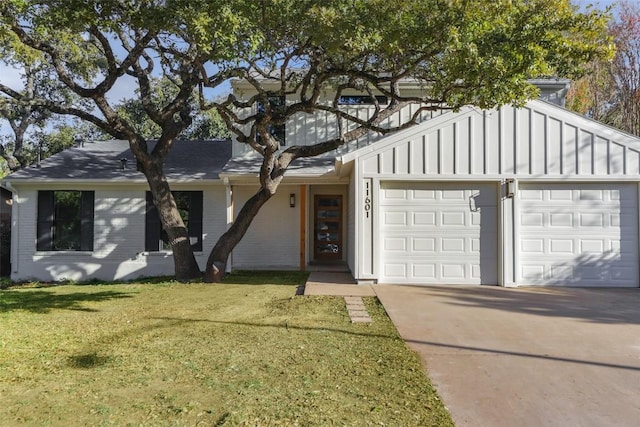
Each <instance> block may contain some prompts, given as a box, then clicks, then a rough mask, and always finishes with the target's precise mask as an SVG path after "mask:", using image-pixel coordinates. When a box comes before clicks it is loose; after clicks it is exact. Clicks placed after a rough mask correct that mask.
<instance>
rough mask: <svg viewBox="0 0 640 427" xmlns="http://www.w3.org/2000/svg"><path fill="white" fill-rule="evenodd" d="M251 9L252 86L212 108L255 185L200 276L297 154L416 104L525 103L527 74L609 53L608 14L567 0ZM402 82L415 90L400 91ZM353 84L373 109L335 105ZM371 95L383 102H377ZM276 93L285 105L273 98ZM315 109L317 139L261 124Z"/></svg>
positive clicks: (211, 275) (377, 0)
mask: <svg viewBox="0 0 640 427" xmlns="http://www.w3.org/2000/svg"><path fill="white" fill-rule="evenodd" d="M255 13H256V15H255V16H254V18H253V20H255V21H256V22H258V23H259V30H260V36H261V38H262V39H263V40H264V42H263V43H261V45H260V49H259V51H258V52H257V54H254V55H253V56H250V57H243V58H241V61H242V64H243V65H244V67H243V68H241V69H239V70H238V73H239V74H238V76H239V77H241V78H243V79H245V80H246V81H247V82H248V83H249V84H250V85H251V88H252V91H251V92H252V93H255V95H253V96H251V97H250V98H248V99H246V98H243V99H238V98H236V97H235V96H233V95H230V96H229V97H228V98H227V99H226V100H225V101H224V102H218V103H213V104H210V105H209V106H210V107H212V108H216V109H217V110H218V111H219V112H220V114H221V115H222V117H223V118H225V120H226V122H227V125H228V126H229V128H230V129H232V131H233V133H234V135H235V138H236V139H237V140H238V141H240V142H243V143H246V144H249V145H250V146H251V147H252V148H253V149H254V150H255V151H257V152H258V153H260V154H261V155H262V164H261V167H260V180H259V184H260V187H259V190H258V191H257V192H256V193H255V195H253V197H251V198H250V199H249V200H248V201H247V202H246V203H245V205H244V206H243V207H242V209H241V210H240V212H239V214H238V216H237V218H236V220H235V222H234V223H233V224H232V226H231V227H230V228H229V230H228V231H227V232H226V233H225V234H224V235H223V236H222V237H220V239H219V240H218V242H217V243H216V245H215V246H214V248H213V250H212V252H211V254H210V256H209V259H208V262H207V270H206V272H205V280H207V281H217V280H219V277H220V274H221V273H222V272H223V271H224V268H225V265H226V260H227V258H228V256H229V254H230V252H231V250H232V249H233V248H234V247H235V246H236V245H237V244H238V242H239V241H240V240H241V239H242V237H243V236H244V234H245V233H246V231H247V229H248V227H249V225H250V224H251V221H252V219H253V218H254V217H255V215H256V214H257V212H258V211H259V209H260V208H261V207H262V206H263V205H264V203H266V201H267V200H269V198H270V197H271V196H272V195H273V194H274V193H275V192H276V190H277V188H278V186H279V185H280V183H281V182H282V179H283V177H284V175H285V172H286V171H287V169H288V167H289V166H290V165H291V164H292V162H294V161H295V160H296V159H299V158H305V157H312V156H317V155H320V154H323V153H327V152H329V151H331V150H334V149H336V148H338V147H340V146H342V145H344V144H347V143H349V142H350V141H352V140H355V139H357V138H359V137H361V136H363V135H364V134H365V133H367V132H376V133H378V134H382V135H384V134H388V133H391V132H395V131H398V130H400V129H403V128H406V127H409V126H413V125H415V124H416V123H417V122H418V121H419V119H420V117H421V114H422V113H423V112H424V111H425V110H439V109H452V110H457V109H459V108H461V107H462V106H464V105H475V106H479V107H482V108H492V107H496V106H499V105H502V104H507V103H511V104H514V105H522V104H523V103H524V102H525V101H526V100H527V99H530V98H533V97H535V96H536V95H537V91H536V89H535V88H534V87H533V86H532V85H531V84H530V83H529V81H528V80H529V79H531V78H534V77H575V76H577V75H580V74H581V73H582V72H583V68H582V67H583V65H584V64H585V63H587V62H589V61H590V60H592V59H594V58H607V57H609V56H610V54H611V52H612V48H611V43H610V42H609V40H608V38H607V37H606V36H605V34H604V28H605V26H606V20H607V18H606V15H604V14H602V13H601V12H597V11H591V12H589V13H585V14H581V13H578V12H577V9H576V8H575V7H573V6H572V5H571V4H570V2H569V1H558V0H513V1H511V0H509V1H487V0H469V1H434V2H425V1H420V0H399V1H395V2H388V1H384V0H369V1H353V0H342V1H331V2H327V1H303V2H282V1H280V2H260V3H259V5H258V6H256V11H255ZM265 23H268V24H267V25H266V24H265ZM406 80H410V81H411V80H412V81H414V82H415V83H417V84H418V85H419V86H420V87H421V88H422V91H421V94H420V95H416V94H415V92H410V93H408V92H406V91H403V89H402V85H401V83H402V82H403V81H406ZM354 91H357V92H360V93H363V94H368V95H369V96H370V99H371V102H372V103H373V104H374V106H375V108H374V111H373V112H372V113H371V114H370V115H369V116H368V117H366V118H363V117H362V116H361V115H360V114H357V115H351V114H350V113H349V111H353V110H348V109H345V108H342V107H340V105H339V99H340V97H341V96H342V95H343V94H349V93H353V92H354ZM326 93H330V94H332V96H331V99H330V100H329V102H327V100H326V99H324V98H323V97H324V96H325V94H326ZM376 95H383V96H385V97H386V98H387V99H389V100H390V102H389V103H388V104H384V105H383V104H381V103H378V102H377V98H376V97H375V96H376ZM278 98H279V99H286V102H285V103H284V104H282V103H281V102H272V100H273V99H278ZM411 104H414V108H412V111H413V115H412V116H411V117H409V118H408V119H407V120H406V121H405V122H402V123H399V124H397V125H394V126H390V125H389V123H388V121H387V119H388V118H389V117H390V116H391V115H393V114H394V113H396V112H397V111H399V110H401V109H403V108H405V107H408V106H409V105H411ZM247 112H249V113H247ZM317 112H324V113H327V114H329V115H333V116H334V117H335V122H336V123H337V124H338V131H337V133H336V134H335V135H333V136H330V137H328V138H327V139H326V140H324V141H319V142H318V143H316V144H314V145H307V146H300V145H287V146H286V148H284V149H283V148H282V147H280V144H279V141H278V140H277V138H275V137H274V136H273V135H272V134H271V132H270V129H272V128H273V126H274V125H275V126H277V125H281V124H284V123H286V122H287V121H289V120H290V119H291V118H292V116H294V115H296V114H301V113H310V114H313V113H317Z"/></svg>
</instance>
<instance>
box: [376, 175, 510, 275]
mask: <svg viewBox="0 0 640 427" xmlns="http://www.w3.org/2000/svg"><path fill="white" fill-rule="evenodd" d="M403 187H404V188H403ZM468 187H471V188H468ZM400 194H401V195H402V197H400V196H399V195H400ZM391 196H393V197H391ZM380 200H381V202H380V204H381V208H382V215H381V218H382V220H381V238H382V253H381V264H382V266H381V273H382V274H381V276H382V277H381V278H380V279H379V280H380V281H381V283H418V284H420V283H422V284H430V283H452V284H453V283H478V284H479V283H489V284H496V282H497V212H498V211H497V206H496V204H497V188H496V186H495V185H493V184H477V183H473V184H471V185H469V183H466V184H458V183H456V184H443V183H391V182H387V183H382V185H381V198H380ZM491 200H492V202H491ZM403 215H404V216H403ZM398 218H406V221H403V220H400V219H398ZM401 242H402V243H401Z"/></svg>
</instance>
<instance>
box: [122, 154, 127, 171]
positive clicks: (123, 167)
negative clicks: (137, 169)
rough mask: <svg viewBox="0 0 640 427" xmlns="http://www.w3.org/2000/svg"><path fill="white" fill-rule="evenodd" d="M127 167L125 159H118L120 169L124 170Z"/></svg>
mask: <svg viewBox="0 0 640 427" xmlns="http://www.w3.org/2000/svg"><path fill="white" fill-rule="evenodd" d="M126 168H127V159H125V158H124V157H123V158H121V159H120V169H122V170H125V169H126Z"/></svg>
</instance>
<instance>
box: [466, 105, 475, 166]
mask: <svg viewBox="0 0 640 427" xmlns="http://www.w3.org/2000/svg"><path fill="white" fill-rule="evenodd" d="M467 126H469V129H468V135H467V139H468V140H469V174H470V175H473V172H474V166H473V160H474V159H475V158H476V156H475V155H474V153H475V139H474V135H473V131H474V126H475V120H474V119H473V116H469V120H468V121H467Z"/></svg>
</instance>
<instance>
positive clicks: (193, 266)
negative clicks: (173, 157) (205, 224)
mask: <svg viewBox="0 0 640 427" xmlns="http://www.w3.org/2000/svg"><path fill="white" fill-rule="evenodd" d="M149 169H153V170H149ZM149 169H147V170H146V171H145V175H146V176H147V181H148V182H149V188H150V189H151V193H152V194H153V203H154V204H155V206H156V209H157V210H158V215H159V216H160V222H161V223H162V226H163V228H164V230H165V231H166V232H167V235H168V236H169V243H170V244H171V249H172V251H173V263H174V268H175V275H176V280H178V281H180V282H187V281H189V280H193V279H198V278H202V272H201V271H200V267H199V266H198V263H197V261H196V257H195V255H194V254H193V249H192V248H191V242H190V241H189V232H188V231H187V228H186V227H185V225H184V222H183V221H182V217H181V216H180V212H179V211H178V207H177V206H176V202H175V200H174V199H173V195H172V194H171V190H170V188H169V183H168V182H167V180H166V178H165V177H164V174H163V173H162V171H161V170H156V168H149Z"/></svg>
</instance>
